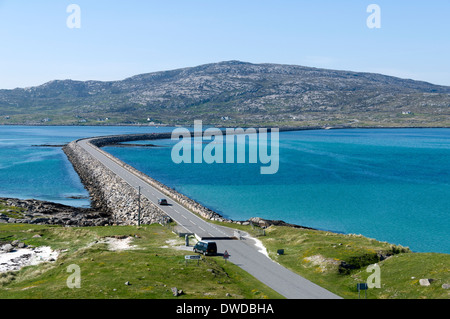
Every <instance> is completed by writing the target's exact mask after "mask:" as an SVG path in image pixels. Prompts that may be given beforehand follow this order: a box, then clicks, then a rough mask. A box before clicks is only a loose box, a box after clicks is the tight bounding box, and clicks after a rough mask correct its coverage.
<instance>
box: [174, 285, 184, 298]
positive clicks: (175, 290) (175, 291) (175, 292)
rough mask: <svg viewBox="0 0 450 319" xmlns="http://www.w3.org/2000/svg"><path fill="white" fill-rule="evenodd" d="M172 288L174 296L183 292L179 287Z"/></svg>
mask: <svg viewBox="0 0 450 319" xmlns="http://www.w3.org/2000/svg"><path fill="white" fill-rule="evenodd" d="M171 289H172V294H173V296H174V297H178V296H181V295H182V294H183V290H178V288H177V287H173V288H171Z"/></svg>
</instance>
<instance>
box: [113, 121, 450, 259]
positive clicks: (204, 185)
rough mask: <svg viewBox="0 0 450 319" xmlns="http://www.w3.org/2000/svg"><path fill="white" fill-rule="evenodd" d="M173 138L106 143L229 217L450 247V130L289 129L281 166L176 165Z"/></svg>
mask: <svg viewBox="0 0 450 319" xmlns="http://www.w3.org/2000/svg"><path fill="white" fill-rule="evenodd" d="M153 143H154V142H153ZM175 143H176V142H173V141H170V140H166V141H159V144H160V145H161V146H164V147H159V148H139V147H137V148H132V149H130V148H114V147H108V148H105V150H107V151H109V152H111V153H112V154H113V155H115V156H117V157H119V158H120V159H122V160H124V161H125V162H127V163H129V164H131V165H133V166H135V167H136V168H138V169H140V170H142V171H143V172H145V173H147V174H149V175H150V176H152V177H154V178H156V179H158V180H159V181H161V182H163V183H165V184H167V185H169V186H171V187H173V188H175V189H176V190H178V191H179V192H181V193H184V194H186V195H187V196H190V197H192V198H193V199H195V200H197V201H199V202H201V203H202V204H204V205H205V206H207V207H209V208H211V209H213V210H215V211H217V212H219V213H220V214H222V215H224V216H226V217H229V218H231V219H235V220H246V219H248V218H250V217H256V216H258V217H262V218H266V219H280V220H284V221H286V222H289V223H294V224H299V225H304V226H309V227H313V228H318V229H325V230H331V231H337V232H342V233H356V234H363V235H364V236H367V237H371V238H376V239H378V240H381V241H388V242H390V243H393V244H401V245H404V246H408V247H410V248H411V249H412V250H413V251H422V252H445V253H450V240H449V236H448V233H449V229H450V218H449V214H450V129H349V130H320V131H297V132H283V133H280V151H279V152H280V164H279V171H278V172H277V173H276V174H274V175H261V174H260V170H259V169H260V167H261V164H260V163H258V164H205V163H203V164H183V163H182V164H175V163H173V162H172V160H171V150H172V146H173V145H174V144H175ZM207 143H209V142H208V141H205V142H204V144H203V145H204V146H205V145H206V144H207ZM194 147H198V145H197V146H194ZM247 158H248V157H247ZM247 163H248V161H247Z"/></svg>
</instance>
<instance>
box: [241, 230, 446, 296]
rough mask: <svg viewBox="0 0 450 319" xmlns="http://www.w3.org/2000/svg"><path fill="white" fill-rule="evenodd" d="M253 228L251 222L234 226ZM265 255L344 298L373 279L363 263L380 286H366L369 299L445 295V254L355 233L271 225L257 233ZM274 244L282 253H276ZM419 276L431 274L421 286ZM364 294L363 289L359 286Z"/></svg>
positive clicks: (426, 276) (250, 231) (425, 277)
mask: <svg viewBox="0 0 450 319" xmlns="http://www.w3.org/2000/svg"><path fill="white" fill-rule="evenodd" d="M238 228H239V229H241V230H248V232H249V233H251V234H252V233H253V235H255V234H257V233H255V231H254V230H253V229H252V228H251V227H245V226H239V227H238ZM258 239H260V240H261V241H262V242H263V244H264V245H265V247H266V248H267V250H268V252H269V256H270V257H271V258H272V259H273V260H275V261H276V262H278V263H280V264H281V265H283V266H285V267H286V268H289V269H291V270H292V271H294V272H296V273H298V274H300V275H301V276H303V277H305V278H307V279H309V280H311V281H313V282H314V283H316V284H318V285H320V286H322V287H324V288H326V289H328V290H330V291H332V292H334V293H336V294H337V295H340V296H342V297H344V298H348V299H353V298H358V291H357V284H358V283H366V282H367V281H368V280H369V282H373V283H375V281H374V280H372V278H373V277H372V278H369V277H370V276H371V275H373V274H375V272H374V271H373V270H371V271H369V270H368V266H369V265H373V264H377V265H378V266H379V271H380V272H379V274H380V276H379V283H380V284H381V286H380V288H372V289H369V290H368V291H367V298H370V299H448V298H450V291H449V289H444V288H442V285H443V284H450V255H448V254H438V253H413V252H411V251H410V250H409V249H408V248H405V247H402V246H396V245H392V244H389V243H386V242H380V241H377V240H374V239H370V238H366V237H363V236H361V235H343V234H336V233H331V232H326V231H318V230H308V229H297V228H291V227H275V226H271V227H269V228H267V229H266V231H265V236H259V237H258ZM279 249H283V250H284V254H282V255H278V254H277V251H278V250H279ZM420 279H432V281H431V285H430V286H421V285H420V283H419V280H420ZM361 296H362V297H364V292H362V295H361Z"/></svg>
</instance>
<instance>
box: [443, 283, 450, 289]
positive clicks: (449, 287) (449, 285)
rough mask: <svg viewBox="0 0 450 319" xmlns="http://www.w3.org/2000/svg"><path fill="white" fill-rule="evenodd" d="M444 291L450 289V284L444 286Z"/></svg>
mask: <svg viewBox="0 0 450 319" xmlns="http://www.w3.org/2000/svg"><path fill="white" fill-rule="evenodd" d="M442 288H443V289H450V284H442Z"/></svg>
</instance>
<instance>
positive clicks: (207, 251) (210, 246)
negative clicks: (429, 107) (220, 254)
mask: <svg viewBox="0 0 450 319" xmlns="http://www.w3.org/2000/svg"><path fill="white" fill-rule="evenodd" d="M194 252H196V253H200V254H203V255H211V256H214V255H216V254H217V244H216V243H215V242H213V241H204V240H201V241H199V242H198V243H196V244H195V246H194Z"/></svg>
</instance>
